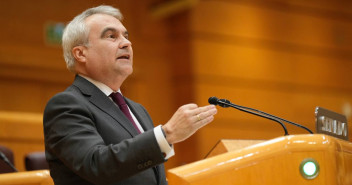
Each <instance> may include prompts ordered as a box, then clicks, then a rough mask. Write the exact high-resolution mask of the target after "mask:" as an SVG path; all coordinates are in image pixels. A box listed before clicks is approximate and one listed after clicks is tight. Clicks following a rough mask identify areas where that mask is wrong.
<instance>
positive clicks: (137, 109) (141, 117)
mask: <svg viewBox="0 0 352 185" xmlns="http://www.w3.org/2000/svg"><path fill="white" fill-rule="evenodd" d="M125 101H126V103H127V105H128V107H129V108H130V109H131V111H132V113H133V115H134V116H135V117H136V118H137V120H138V122H139V123H140V124H141V126H142V127H143V129H144V130H145V131H147V130H150V129H153V128H154V125H153V122H151V121H149V120H150V119H149V116H148V115H147V114H146V113H145V111H144V109H142V107H141V106H137V105H136V103H133V102H132V101H131V100H130V99H128V98H125Z"/></svg>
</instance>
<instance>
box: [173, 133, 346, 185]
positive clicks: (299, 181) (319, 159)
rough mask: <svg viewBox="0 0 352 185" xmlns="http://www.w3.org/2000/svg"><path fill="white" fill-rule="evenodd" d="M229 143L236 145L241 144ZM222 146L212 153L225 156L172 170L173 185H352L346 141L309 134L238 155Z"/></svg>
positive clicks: (240, 151)
mask: <svg viewBox="0 0 352 185" xmlns="http://www.w3.org/2000/svg"><path fill="white" fill-rule="evenodd" d="M227 142H228V143H229V141H227ZM228 143H227V144H225V145H228ZM230 143H232V144H234V145H236V140H232V141H231V142H230ZM222 145H224V143H222V144H221V145H219V146H216V147H215V149H214V150H213V151H216V153H221V150H223V152H225V153H223V154H219V155H209V156H212V157H209V158H207V159H204V160H201V161H198V162H194V163H191V164H188V165H184V166H181V167H177V168H173V169H170V170H169V171H168V174H167V177H168V181H169V185H259V184H260V185H262V184H263V185H283V184H285V185H291V184H292V185H351V184H352V143H350V142H348V141H345V140H341V139H337V138H334V137H331V136H327V135H322V134H310V135H291V136H283V137H279V138H276V139H272V140H269V141H263V142H260V143H258V144H254V145H251V146H248V147H245V148H242V149H237V150H234V151H229V150H227V149H226V147H223V146H222ZM219 147H220V148H221V147H222V148H223V149H218V148H219ZM219 151H220V152H219ZM311 172H314V173H311ZM307 174H308V175H307Z"/></svg>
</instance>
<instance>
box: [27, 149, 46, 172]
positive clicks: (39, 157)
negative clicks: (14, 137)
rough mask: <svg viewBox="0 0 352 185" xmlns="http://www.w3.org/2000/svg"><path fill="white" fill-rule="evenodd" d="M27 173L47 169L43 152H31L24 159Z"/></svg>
mask: <svg viewBox="0 0 352 185" xmlns="http://www.w3.org/2000/svg"><path fill="white" fill-rule="evenodd" d="M25 166H26V170H27V171H32V170H43V169H49V165H48V163H47V162H46V159H45V152H31V153H28V154H27V155H26V157H25Z"/></svg>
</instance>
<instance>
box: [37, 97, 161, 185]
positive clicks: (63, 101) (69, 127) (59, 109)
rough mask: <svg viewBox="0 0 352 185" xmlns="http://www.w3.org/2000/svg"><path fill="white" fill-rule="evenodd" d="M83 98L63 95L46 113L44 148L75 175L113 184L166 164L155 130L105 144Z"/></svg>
mask: <svg viewBox="0 0 352 185" xmlns="http://www.w3.org/2000/svg"><path fill="white" fill-rule="evenodd" d="M82 102H84V101H83V100H82V99H80V97H77V96H74V95H72V94H70V93H61V94H59V95H56V96H55V97H53V98H52V99H51V100H50V101H49V102H48V104H47V106H46V108H45V111H44V120H43V122H44V136H45V147H46V150H47V152H48V153H49V154H50V155H51V158H50V157H49V160H58V161H60V162H62V163H63V164H64V165H65V166H66V167H67V168H69V169H71V171H73V172H74V173H76V174H77V175H79V176H80V177H82V178H83V179H86V180H87V181H90V182H91V183H94V184H110V183H112V182H116V181H120V180H123V179H125V178H128V177H130V176H132V175H135V174H137V173H139V172H141V171H143V170H145V169H147V168H150V167H153V166H155V165H158V164H160V163H163V162H165V161H164V158H163V156H162V154H161V152H160V148H159V146H158V143H157V141H156V139H155V135H154V132H153V130H149V131H146V132H144V133H143V134H140V135H137V136H136V137H134V138H129V139H125V140H123V141H121V142H120V143H116V144H109V145H107V144H105V143H104V141H103V139H102V137H101V136H100V135H99V133H98V131H97V129H96V125H95V118H94V114H93V113H92V112H91V111H90V109H89V108H88V107H87V106H86V105H85V104H84V103H82Z"/></svg>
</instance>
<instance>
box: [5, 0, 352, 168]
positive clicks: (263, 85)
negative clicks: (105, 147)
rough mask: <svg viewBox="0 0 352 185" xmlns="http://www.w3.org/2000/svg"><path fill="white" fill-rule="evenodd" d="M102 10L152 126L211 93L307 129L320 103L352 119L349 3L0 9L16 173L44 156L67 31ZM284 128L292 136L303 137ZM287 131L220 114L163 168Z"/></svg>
mask: <svg viewBox="0 0 352 185" xmlns="http://www.w3.org/2000/svg"><path fill="white" fill-rule="evenodd" d="M101 4H106V5H113V6H115V7H117V8H119V9H120V10H121V12H122V13H123V15H124V17H125V19H124V21H123V24H124V25H125V27H126V28H127V29H128V31H129V34H130V40H131V41H132V43H133V49H134V73H133V74H132V76H130V77H129V79H128V80H127V81H125V83H124V85H123V87H122V91H123V92H124V94H125V95H126V96H127V97H129V98H131V99H133V100H135V101H136V102H139V103H141V104H142V105H144V106H145V107H146V109H147V110H148V111H149V113H150V114H151V116H152V118H153V120H154V123H155V125H159V124H164V123H166V122H167V121H168V120H169V118H170V117H171V116H172V114H173V113H174V112H175V111H176V110H177V108H178V107H179V106H181V105H183V104H186V103H190V102H194V103H197V104H198V105H199V106H203V105H207V104H208V103H207V101H208V98H209V97H210V96H217V97H219V98H226V99H228V100H230V101H232V102H233V103H235V104H239V105H244V106H248V107H253V108H257V109H260V110H262V111H265V112H268V113H271V114H274V115H277V116H279V117H283V118H286V119H288V120H291V121H294V122H297V123H300V124H302V125H305V126H306V127H308V128H310V129H311V130H313V131H315V119H314V112H315V107H316V106H321V107H324V108H327V109H330V110H333V111H335V112H338V113H341V114H344V115H346V116H347V118H348V119H349V120H350V118H351V113H352V83H351V80H352V47H351V43H352V1H349V0H335V1H331V0H309V1H306V0H138V1H137V0H134V1H133V0H94V1H93V0H75V1H71V0H30V1H28V0H11V1H10V0H7V1H6V0H2V1H0V14H1V16H0V23H1V29H0V144H3V145H6V146H8V147H10V148H11V149H12V150H13V151H14V155H15V165H16V167H17V168H18V169H20V170H24V167H23V156H22V155H24V154H25V153H27V152H29V151H43V150H44V146H43V131H42V120H41V119H42V112H43V110H44V107H45V105H46V102H47V101H48V100H49V99H50V98H51V97H52V96H53V95H54V94H56V93H58V92H61V91H63V90H65V89H66V87H67V86H69V85H70V84H71V83H72V81H73V77H74V76H73V75H72V74H70V72H68V70H67V69H66V66H65V62H64V60H63V57H62V50H61V45H60V38H61V34H62V30H63V28H64V26H65V24H67V23H68V21H70V20H71V19H72V18H73V17H74V16H76V15H77V14H79V13H81V12H82V11H84V10H85V9H87V8H90V7H93V6H97V5H101ZM287 127H288V130H289V133H290V134H307V131H305V130H303V129H300V128H297V127H293V126H289V125H287ZM350 128H351V127H350ZM67 129H69V128H67ZM349 131H350V132H351V129H349ZM283 134H284V133H283V130H282V128H281V127H280V125H279V124H277V123H275V122H272V121H269V120H265V119H263V118H258V117H255V116H252V115H249V114H246V113H243V112H239V111H237V110H235V109H230V108H228V109H224V108H218V114H217V115H216V118H215V121H214V122H213V123H211V124H210V125H208V126H206V127H204V128H202V129H201V130H199V131H198V132H197V133H196V134H195V135H194V136H192V137H191V138H189V139H188V140H187V141H184V142H182V143H180V144H176V145H175V149H176V155H175V156H174V157H173V158H171V159H170V160H169V161H168V162H167V163H166V167H167V168H168V169H170V168H173V167H176V166H180V165H183V164H187V163H190V162H193V161H197V160H201V159H203V158H204V157H205V156H206V154H207V153H208V152H209V151H210V150H211V149H212V147H213V146H214V145H215V144H216V143H217V142H218V141H219V140H220V139H262V140H267V139H272V138H275V137H280V136H283Z"/></svg>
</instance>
